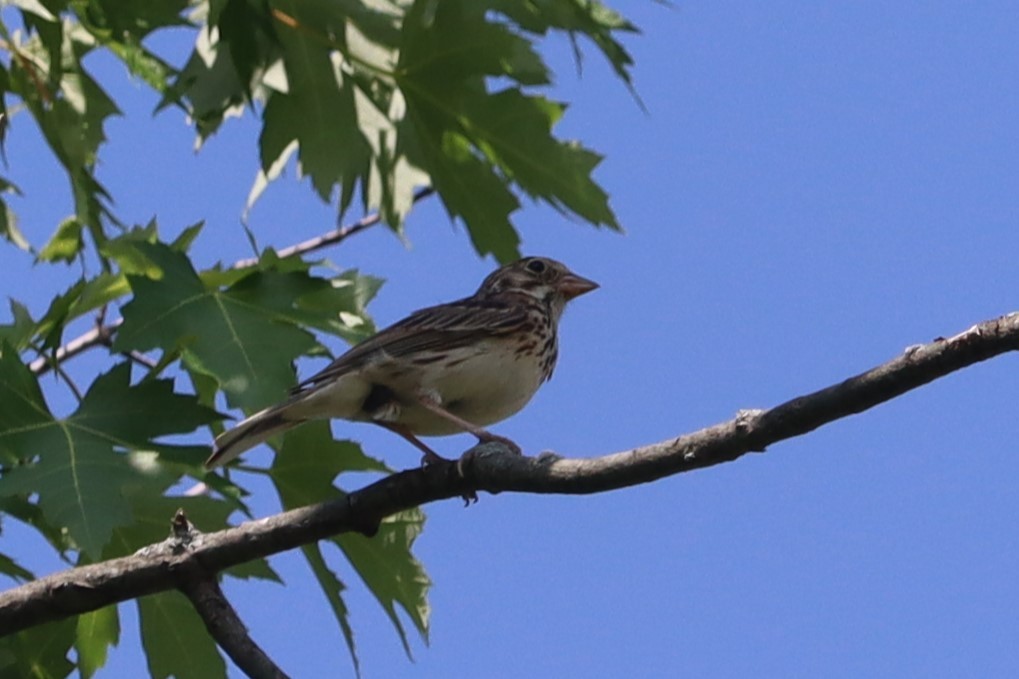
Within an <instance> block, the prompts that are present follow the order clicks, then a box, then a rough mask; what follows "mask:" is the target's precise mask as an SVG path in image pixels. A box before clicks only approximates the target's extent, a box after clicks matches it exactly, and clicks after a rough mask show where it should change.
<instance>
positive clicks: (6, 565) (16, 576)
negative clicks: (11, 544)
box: [0, 554, 35, 582]
mask: <svg viewBox="0 0 1019 679" xmlns="http://www.w3.org/2000/svg"><path fill="white" fill-rule="evenodd" d="M0 573H3V574H4V575H6V576H7V577H9V578H10V579H12V580H14V581H15V582H27V581H28V580H34V579H35V575H34V574H33V573H32V571H30V570H28V569H27V568H22V567H21V566H20V565H18V562H17V561H15V560H14V559H12V558H11V557H9V556H7V555H6V554H0Z"/></svg>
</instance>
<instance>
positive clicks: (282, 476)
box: [271, 422, 431, 663]
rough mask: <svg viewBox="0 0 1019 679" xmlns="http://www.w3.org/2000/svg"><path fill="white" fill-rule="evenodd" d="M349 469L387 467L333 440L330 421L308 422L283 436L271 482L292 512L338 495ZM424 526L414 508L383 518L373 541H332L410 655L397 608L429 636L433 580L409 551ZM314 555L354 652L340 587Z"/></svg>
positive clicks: (311, 560)
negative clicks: (339, 477) (342, 477)
mask: <svg viewBox="0 0 1019 679" xmlns="http://www.w3.org/2000/svg"><path fill="white" fill-rule="evenodd" d="M348 470H364V471H385V470H386V467H385V466H384V465H383V464H382V463H381V462H379V461H377V460H374V459H372V458H370V457H367V456H365V455H364V453H362V452H361V449H360V446H358V445H356V444H354V443H351V442H349V441H333V440H332V438H331V436H330V434H329V426H328V423H326V422H312V423H308V424H306V425H303V426H301V427H298V428H296V429H293V430H291V431H290V432H287V434H286V435H285V436H284V438H283V445H282V447H281V448H280V451H279V454H278V455H276V459H275V460H274V461H273V465H272V475H271V478H272V481H273V484H274V485H275V486H276V491H277V492H278V493H279V495H280V500H281V501H282V503H283V506H284V507H285V508H287V509H291V508H294V507H302V506H305V505H308V504H312V503H315V502H322V501H324V500H329V499H332V498H336V497H339V496H341V495H342V491H340V490H339V489H338V488H336V487H335V486H334V485H333V484H332V481H333V479H334V478H336V476H337V475H338V474H340V473H341V472H343V471H348ZM423 526H424V513H422V512H421V511H420V510H416V509H415V510H409V511H406V512H401V513H400V514H397V515H395V516H392V517H389V518H387V519H385V520H384V521H383V522H382V525H381V526H380V527H379V532H378V534H377V535H375V536H374V537H372V538H365V537H364V536H362V535H356V534H345V535H341V536H339V537H337V538H335V539H334V542H336V544H337V545H338V546H339V547H340V549H341V550H342V551H343V553H344V555H345V556H346V557H347V559H348V560H349V561H350V563H351V565H352V566H353V567H354V569H355V570H356V571H357V573H358V575H359V576H360V577H361V579H362V580H363V581H364V583H365V584H366V585H367V586H368V589H369V590H371V592H372V594H373V595H374V596H375V598H376V599H377V600H378V602H379V604H380V605H381V606H382V608H383V610H385V611H386V614H387V615H388V616H389V619H390V620H391V621H392V623H393V626H394V627H395V628H396V631H397V633H398V634H399V635H400V640H401V642H402V643H403V647H404V650H405V651H406V652H407V654H408V655H410V644H409V643H408V642H407V634H406V632H405V631H404V628H403V623H402V622H401V620H400V617H399V616H398V615H397V613H396V606H400V607H401V608H403V609H404V611H406V612H407V614H408V615H409V616H410V619H411V621H412V622H413V623H414V626H415V627H416V628H417V630H418V632H419V633H420V634H421V636H422V637H424V638H425V639H426V640H427V638H428V612H429V607H428V599H427V595H428V588H429V587H430V586H431V581H430V580H429V579H428V575H427V574H426V573H425V570H424V567H423V566H422V565H421V563H420V562H419V561H418V560H417V559H415V558H414V556H413V555H412V554H411V551H410V550H411V546H412V545H413V543H414V540H415V539H416V538H417V536H418V535H419V534H420V533H421V529H422V527H423ZM315 556H316V555H314V554H312V555H310V556H309V554H308V553H305V557H306V558H308V559H309V564H310V565H311V566H312V570H313V571H314V572H315V573H316V577H317V578H318V579H319V584H320V585H321V586H322V588H323V591H324V592H325V594H326V598H327V599H329V601H330V604H331V605H332V606H333V612H334V614H335V615H336V617H337V620H338V621H339V622H340V626H341V629H343V630H344V636H345V638H346V639H347V643H348V645H349V646H350V650H351V654H354V652H355V651H354V646H353V636H352V635H349V636H348V634H347V632H346V626H347V625H348V624H349V623H348V622H347V613H346V607H345V606H344V605H343V604H342V601H341V600H340V599H339V594H340V592H341V591H342V585H341V584H339V583H338V581H337V580H336V578H335V576H332V574H331V573H327V572H326V571H324V570H322V567H319V565H317V563H316V561H315ZM319 556H320V555H319ZM323 567H324V566H323ZM356 662H357V661H356V659H355V663H356Z"/></svg>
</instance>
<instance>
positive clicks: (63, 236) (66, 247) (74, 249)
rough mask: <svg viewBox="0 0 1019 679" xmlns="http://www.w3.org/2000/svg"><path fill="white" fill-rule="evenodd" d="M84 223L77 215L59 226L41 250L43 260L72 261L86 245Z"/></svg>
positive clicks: (40, 255)
mask: <svg viewBox="0 0 1019 679" xmlns="http://www.w3.org/2000/svg"><path fill="white" fill-rule="evenodd" d="M81 229H82V223H81V222H80V221H78V219H77V218H76V217H68V218H67V219H65V220H64V221H62V222H60V224H59V225H58V226H57V230H56V233H54V234H53V236H51V237H50V239H49V241H48V242H47V243H46V245H44V246H43V248H42V250H40V251H39V260H40V261H43V262H72V261H74V258H75V257H77V256H78V253H79V252H81V248H82V247H83V246H84V245H85V243H84V241H83V240H82V237H81Z"/></svg>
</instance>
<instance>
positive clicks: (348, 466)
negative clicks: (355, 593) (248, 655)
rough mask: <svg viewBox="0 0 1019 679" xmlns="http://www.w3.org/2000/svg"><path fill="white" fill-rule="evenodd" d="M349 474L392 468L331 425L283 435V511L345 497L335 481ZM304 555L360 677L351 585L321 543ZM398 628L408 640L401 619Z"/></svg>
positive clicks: (279, 472) (277, 467) (279, 484)
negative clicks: (346, 594) (348, 598)
mask: <svg viewBox="0 0 1019 679" xmlns="http://www.w3.org/2000/svg"><path fill="white" fill-rule="evenodd" d="M344 471H379V472H384V471H388V469H387V467H386V466H385V465H384V464H382V463H381V462H379V461H378V460H375V459H373V458H370V457H368V456H366V455H365V454H364V453H363V452H362V450H361V446H359V445H357V444H356V443H353V442H351V441H334V440H333V438H332V434H331V433H330V430H329V423H328V422H309V423H308V424H305V425H303V426H301V427H298V428H296V429H292V430H291V431H289V432H287V434H286V435H285V436H284V437H283V445H282V446H281V447H280V450H279V452H278V454H277V455H276V459H275V460H274V461H273V464H272V474H271V478H272V482H273V484H274V485H275V486H276V491H277V492H278V493H279V496H280V501H281V502H282V504H283V507H284V508H285V509H293V508H295V507H303V506H306V505H310V504H313V503H316V502H323V501H325V500H329V499H333V498H336V497H340V496H341V495H342V494H343V493H342V491H340V490H339V489H338V488H336V487H335V486H334V485H333V479H335V478H336V477H337V475H339V474H340V473H342V472H344ZM302 551H303V552H304V557H305V558H306V559H307V560H308V565H309V567H310V568H311V570H312V573H314V575H315V579H316V580H318V583H319V586H320V587H321V588H322V592H323V594H325V597H326V600H327V601H328V602H329V605H330V606H331V607H332V609H333V615H334V616H336V622H337V623H338V624H339V626H340V631H341V632H342V634H343V638H344V640H345V641H346V643H347V648H348V649H349V650H350V656H351V658H352V660H353V662H354V669H355V671H357V672H358V673H360V664H359V661H358V658H357V648H356V646H355V644H354V631H353V628H352V627H351V625H350V619H349V611H348V610H347V605H346V603H345V602H344V601H343V597H342V596H341V595H342V593H343V590H344V589H346V587H345V585H344V584H343V582H342V581H341V580H340V579H339V578H338V577H336V574H335V573H334V572H333V571H332V570H331V569H330V568H329V566H328V565H327V564H326V562H325V559H324V558H323V556H322V552H321V550H320V548H319V547H318V545H309V546H306V547H303V548H302ZM397 629H398V630H399V632H400V635H401V637H403V630H402V629H401V628H400V627H399V622H398V621H397Z"/></svg>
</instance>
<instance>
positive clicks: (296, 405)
mask: <svg viewBox="0 0 1019 679" xmlns="http://www.w3.org/2000/svg"><path fill="white" fill-rule="evenodd" d="M597 287H598V286H597V284H595V283H593V282H592V281H589V280H587V279H585V278H582V277H580V276H577V275H576V274H573V273H571V272H570V271H569V269H567V268H566V267H565V266H564V265H562V264H560V263H559V262H556V261H555V260H552V259H547V258H544V257H526V258H524V259H521V260H518V261H516V262H514V263H512V264H508V265H506V266H503V267H501V268H499V269H497V270H495V271H494V272H492V273H491V274H489V276H488V277H487V278H486V279H485V280H484V282H483V283H482V284H481V287H480V288H479V289H478V291H477V292H476V293H475V294H473V295H472V296H470V297H466V298H464V299H461V300H457V301H455V302H450V303H448V304H441V305H438V306H434V307H429V308H427V309H422V310H420V311H417V312H415V313H413V314H411V315H410V316H408V317H407V318H405V319H404V320H402V321H400V322H398V323H395V324H394V325H391V326H389V327H388V328H386V329H384V330H382V331H380V332H379V333H377V334H375V335H374V336H372V337H370V338H368V339H367V340H365V341H363V342H361V343H360V344H358V345H356V346H354V347H352V348H351V349H350V350H349V351H347V352H346V353H345V354H343V355H342V356H340V357H339V358H337V359H336V360H335V361H333V362H332V363H331V364H330V365H329V366H327V367H326V368H325V369H324V370H322V371H321V372H319V373H317V374H316V375H314V376H312V377H311V378H310V379H307V380H305V381H304V382H301V383H300V384H299V385H298V386H297V387H296V388H295V389H294V391H293V392H292V394H291V396H290V398H289V399H288V400H286V401H284V402H283V403H281V404H279V405H276V406H273V407H271V408H267V409H266V410H263V411H261V412H258V413H255V414H254V415H252V416H251V417H249V418H247V419H246V420H244V421H242V422H240V423H239V424H238V425H237V426H235V427H234V428H233V429H230V430H229V431H226V432H224V433H223V434H221V435H220V436H219V437H217V438H216V443H215V448H214V452H213V454H212V456H211V457H210V458H209V459H208V460H207V461H206V466H207V467H210V468H211V467H216V466H219V465H222V464H226V463H227V462H229V461H230V460H232V459H234V458H235V457H237V456H238V455H240V454H241V453H243V452H244V451H246V450H248V449H250V448H252V447H254V446H256V445H258V444H259V443H261V442H262V441H265V440H266V439H268V438H269V437H271V436H273V435H275V434H277V433H280V432H283V431H285V430H287V429H290V428H291V427H294V426H296V425H298V424H301V423H302V422H305V421H307V420H311V419H328V418H340V419H345V420H352V421H355V422H371V423H374V424H378V425H381V426H383V427H386V428H387V429H390V430H392V431H394V432H396V433H397V434H400V435H401V436H403V437H404V438H406V439H407V440H408V441H410V442H411V443H413V444H414V445H415V446H417V447H418V448H419V449H421V450H422V451H423V452H424V453H425V461H432V460H436V459H441V458H439V456H438V455H436V454H435V453H434V452H432V451H431V449H430V448H428V447H427V446H425V445H424V444H423V443H421V441H420V440H418V439H417V437H418V436H445V435H449V434H456V433H461V432H465V431H469V432H471V433H473V434H475V435H477V436H478V437H479V438H480V439H482V440H492V439H495V440H501V441H504V442H506V443H509V444H510V445H511V446H513V447H515V444H513V443H512V442H511V441H508V440H506V439H503V438H502V437H499V436H496V435H494V434H491V433H489V432H487V431H485V430H484V429H482V427H485V426H487V425H490V424H494V423H496V422H500V421H502V420H504V419H506V418H507V417H509V416H511V415H513V414H514V413H516V412H517V411H519V410H520V409H521V408H523V407H524V406H525V405H526V404H527V402H528V401H530V399H531V397H532V396H534V393H535V392H536V391H537V390H538V387H540V386H541V384H542V383H543V382H545V381H546V380H548V379H549V378H550V377H551V376H552V371H553V370H554V368H555V362H556V357H557V355H558V346H557V339H556V328H557V325H558V323H559V318H560V317H561V315H562V312H563V309H564V307H565V306H566V303H567V302H568V301H569V300H570V299H573V298H574V297H577V296H579V295H582V294H584V293H585V292H589V291H591V290H594V289H595V288H597Z"/></svg>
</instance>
